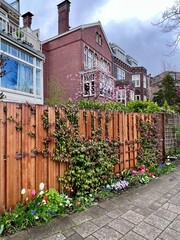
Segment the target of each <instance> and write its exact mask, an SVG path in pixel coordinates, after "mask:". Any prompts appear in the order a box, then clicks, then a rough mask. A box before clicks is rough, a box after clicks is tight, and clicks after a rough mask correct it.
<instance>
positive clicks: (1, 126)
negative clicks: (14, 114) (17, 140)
mask: <svg viewBox="0 0 180 240" xmlns="http://www.w3.org/2000/svg"><path fill="white" fill-rule="evenodd" d="M4 109H6V104H5V103H4V102H0V136H1V137H0V214H1V213H2V212H3V206H4V205H5V202H6V198H5V197H6V172H5V170H6V159H5V158H6V157H7V153H6V120H7V119H6V112H5V111H4Z"/></svg>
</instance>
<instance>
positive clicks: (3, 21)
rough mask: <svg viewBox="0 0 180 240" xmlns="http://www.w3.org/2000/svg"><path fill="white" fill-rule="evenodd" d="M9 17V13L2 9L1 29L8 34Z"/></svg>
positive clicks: (0, 13)
mask: <svg viewBox="0 0 180 240" xmlns="http://www.w3.org/2000/svg"><path fill="white" fill-rule="evenodd" d="M8 22H9V20H8V15H7V12H5V11H4V10H3V9H2V8H0V26H2V28H1V29H0V30H1V31H2V30H5V31H6V32H7V29H8Z"/></svg>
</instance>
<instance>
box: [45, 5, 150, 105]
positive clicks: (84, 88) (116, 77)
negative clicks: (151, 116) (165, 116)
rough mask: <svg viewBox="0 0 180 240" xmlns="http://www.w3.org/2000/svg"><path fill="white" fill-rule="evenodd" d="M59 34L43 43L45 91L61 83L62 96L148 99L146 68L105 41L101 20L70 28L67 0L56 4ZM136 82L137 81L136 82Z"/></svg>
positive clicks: (123, 99)
mask: <svg viewBox="0 0 180 240" xmlns="http://www.w3.org/2000/svg"><path fill="white" fill-rule="evenodd" d="M57 7H58V35H57V36H55V37H53V38H51V39H48V40H46V41H44V42H43V45H42V49H43V54H44V55H45V56H46V60H45V63H44V90H45V91H44V93H45V95H44V96H45V98H47V97H50V96H49V95H50V93H49V91H48V86H49V85H48V84H50V82H51V81H56V82H58V84H60V85H61V87H62V89H63V91H62V99H64V100H68V99H77V98H82V97H84V98H94V99H100V100H104V99H106V100H107V99H111V100H114V101H122V102H125V103H126V102H127V101H129V100H134V99H139V100H144V99H147V93H146V88H147V84H146V85H145V80H146V75H147V70H146V69H145V68H143V67H139V66H138V62H137V61H136V60H135V59H134V58H132V57H131V56H129V55H127V54H126V53H125V52H124V51H123V50H122V49H120V48H119V47H118V46H117V45H115V44H112V43H108V41H107V38H106V35H105V33H104V30H103V28H102V25H101V23H100V22H96V23H92V24H85V25H81V26H79V27H76V28H74V29H71V30H70V29H69V12H70V1H69V0H65V1H63V2H62V3H60V4H58V6H57ZM138 81H139V82H138Z"/></svg>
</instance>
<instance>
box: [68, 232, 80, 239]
mask: <svg viewBox="0 0 180 240" xmlns="http://www.w3.org/2000/svg"><path fill="white" fill-rule="evenodd" d="M66 239H67V240H81V239H84V238H82V237H81V236H80V235H79V234H77V233H76V234H74V235H72V236H70V237H68V238H66Z"/></svg>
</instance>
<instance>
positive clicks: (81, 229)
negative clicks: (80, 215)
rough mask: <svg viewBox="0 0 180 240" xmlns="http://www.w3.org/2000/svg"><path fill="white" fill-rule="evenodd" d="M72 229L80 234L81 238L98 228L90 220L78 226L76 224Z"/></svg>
mask: <svg viewBox="0 0 180 240" xmlns="http://www.w3.org/2000/svg"><path fill="white" fill-rule="evenodd" d="M73 229H74V231H76V232H77V233H78V234H79V235H80V236H82V237H83V238H85V237H87V236H89V235H91V234H92V233H94V232H95V231H97V230H98V229H99V228H98V227H97V226H96V225H95V224H94V223H92V222H85V223H83V224H81V225H79V226H76V227H74V228H73Z"/></svg>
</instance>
